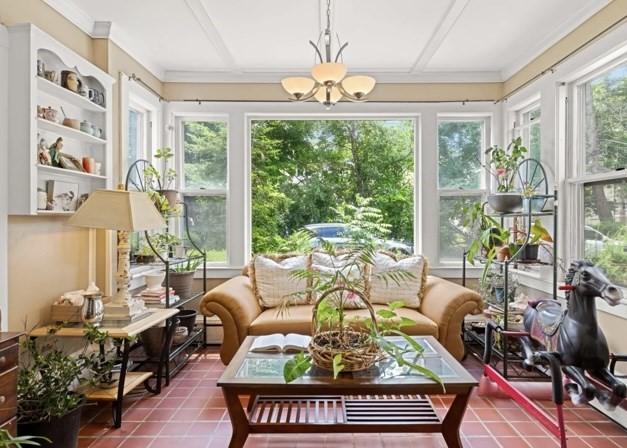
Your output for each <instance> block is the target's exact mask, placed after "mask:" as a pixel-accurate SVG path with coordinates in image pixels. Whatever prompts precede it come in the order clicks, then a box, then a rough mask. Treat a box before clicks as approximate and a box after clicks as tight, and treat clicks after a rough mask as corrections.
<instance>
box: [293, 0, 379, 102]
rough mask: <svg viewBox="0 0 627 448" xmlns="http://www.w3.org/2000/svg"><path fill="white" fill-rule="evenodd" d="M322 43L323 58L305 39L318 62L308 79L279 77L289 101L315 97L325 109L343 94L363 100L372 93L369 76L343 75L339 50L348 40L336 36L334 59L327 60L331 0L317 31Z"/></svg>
mask: <svg viewBox="0 0 627 448" xmlns="http://www.w3.org/2000/svg"><path fill="white" fill-rule="evenodd" d="M321 40H322V42H323V43H324V57H323V56H322V52H321V51H320V48H319V47H318V45H316V44H315V43H314V42H313V41H309V43H310V44H311V46H312V47H314V49H315V50H316V56H317V58H318V59H319V60H320V63H318V64H316V65H314V66H313V67H312V69H311V76H312V77H313V79H311V78H306V77H303V76H292V77H289V78H284V79H282V80H281V85H282V86H283V89H285V91H286V92H287V93H289V94H290V100H291V101H307V100H309V99H311V98H315V99H316V100H318V101H319V102H320V103H322V104H324V105H325V106H326V107H327V109H329V108H330V107H331V106H333V105H334V104H335V103H337V102H338V101H339V100H341V99H342V98H343V97H345V98H346V99H348V100H350V101H357V102H361V101H366V96H367V95H368V94H369V93H370V92H372V89H374V86H375V84H376V80H375V79H374V78H373V77H371V76H364V75H357V76H349V77H346V72H347V68H346V65H345V64H344V63H343V56H342V52H343V51H344V49H345V48H346V47H347V46H348V42H345V43H344V44H342V43H341V42H340V38H339V36H337V41H338V45H339V50H338V51H337V54H336V55H335V58H334V59H331V54H332V53H331V41H332V35H331V0H327V27H326V29H325V30H324V31H323V32H322V33H321V34H320V38H319V39H318V44H320V41H321Z"/></svg>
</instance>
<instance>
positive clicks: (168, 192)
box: [147, 147, 179, 207]
mask: <svg viewBox="0 0 627 448" xmlns="http://www.w3.org/2000/svg"><path fill="white" fill-rule="evenodd" d="M154 157H155V159H157V160H159V161H160V164H161V173H155V172H154V171H151V172H150V173H149V174H150V175H151V176H155V177H159V178H160V183H161V189H160V190H159V191H158V192H159V193H160V194H162V195H163V196H164V197H165V198H166V199H167V200H168V203H169V205H170V206H172V207H174V206H175V205H176V204H177V203H178V200H179V193H178V191H177V190H176V189H175V181H176V170H175V169H174V168H171V167H170V166H169V164H170V159H171V158H172V157H174V153H173V152H172V149H170V148H167V147H166V148H159V149H157V150H156V151H155V155H154ZM147 170H154V167H153V166H152V165H150V166H149V167H148V168H147Z"/></svg>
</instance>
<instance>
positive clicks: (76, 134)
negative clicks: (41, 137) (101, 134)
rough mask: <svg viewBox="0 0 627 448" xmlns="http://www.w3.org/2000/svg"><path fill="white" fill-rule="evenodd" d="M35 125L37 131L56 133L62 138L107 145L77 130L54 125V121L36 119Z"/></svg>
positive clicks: (101, 140)
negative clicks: (36, 124) (37, 128)
mask: <svg viewBox="0 0 627 448" xmlns="http://www.w3.org/2000/svg"><path fill="white" fill-rule="evenodd" d="M37 123H38V125H39V129H43V130H45V131H50V132H56V133H58V134H59V135H61V136H62V137H68V138H75V139H77V140H80V141H82V142H86V143H94V144H98V145H105V144H106V143H107V141H106V140H103V139H101V138H98V137H94V136H93V135H91V134H88V133H87V132H83V131H79V130H78V129H74V128H71V127H69V126H63V125H62V124H59V123H55V122H54V121H50V120H46V119H44V118H37Z"/></svg>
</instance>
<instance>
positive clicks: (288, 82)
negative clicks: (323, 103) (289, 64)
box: [281, 76, 316, 98]
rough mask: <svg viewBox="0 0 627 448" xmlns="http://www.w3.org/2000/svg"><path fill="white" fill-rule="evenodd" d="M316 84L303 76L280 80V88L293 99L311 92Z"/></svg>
mask: <svg viewBox="0 0 627 448" xmlns="http://www.w3.org/2000/svg"><path fill="white" fill-rule="evenodd" d="M315 84H316V82H315V81H314V80H313V79H311V78H305V77H303V76H292V77H290V78H283V79H282V80H281V86H283V89H285V91H286V92H287V93H289V94H290V95H294V96H295V97H297V98H298V97H301V96H303V95H305V94H306V93H309V92H311V90H312V89H313V88H314V85H315Z"/></svg>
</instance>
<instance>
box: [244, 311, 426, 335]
mask: <svg viewBox="0 0 627 448" xmlns="http://www.w3.org/2000/svg"><path fill="white" fill-rule="evenodd" d="M312 308H313V307H312V306H311V305H297V306H291V307H289V309H288V310H286V312H284V313H281V314H279V313H277V310H276V309H268V310H265V311H263V312H262V313H261V314H260V315H259V316H257V318H256V319H255V320H254V321H253V322H252V324H250V327H249V328H248V334H249V335H253V336H259V335H264V334H272V333H283V334H286V333H299V334H311V315H312ZM373 308H374V310H375V312H376V311H378V310H380V309H382V308H386V307H385V306H384V305H374V306H373ZM396 313H397V314H398V315H399V316H401V317H407V318H409V319H411V320H413V321H414V322H415V324H414V325H412V326H409V327H403V332H405V333H407V334H409V335H414V336H435V337H436V338H437V337H438V326H437V324H436V323H435V322H433V321H432V320H431V319H429V318H427V317H425V316H424V315H422V314H420V313H419V312H418V311H417V310H415V309H411V308H400V309H398V310H396ZM346 316H347V319H351V318H354V317H355V316H359V317H369V313H368V311H367V310H350V311H347V312H346Z"/></svg>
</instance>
